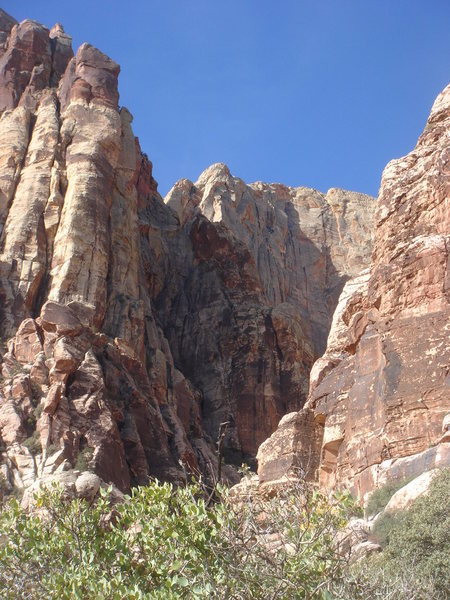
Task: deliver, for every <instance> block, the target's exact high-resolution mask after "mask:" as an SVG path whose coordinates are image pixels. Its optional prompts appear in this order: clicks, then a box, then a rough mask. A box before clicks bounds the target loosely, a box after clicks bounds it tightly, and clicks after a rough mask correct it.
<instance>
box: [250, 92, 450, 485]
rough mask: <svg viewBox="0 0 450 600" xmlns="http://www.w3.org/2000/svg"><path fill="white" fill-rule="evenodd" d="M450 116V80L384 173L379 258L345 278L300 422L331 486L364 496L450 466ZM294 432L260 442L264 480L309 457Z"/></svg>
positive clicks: (318, 471) (317, 468)
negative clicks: (409, 144) (290, 445)
mask: <svg viewBox="0 0 450 600" xmlns="http://www.w3.org/2000/svg"><path fill="white" fill-rule="evenodd" d="M449 126H450V86H449V87H447V88H446V89H445V90H444V91H443V92H442V93H441V94H440V95H439V96H438V98H437V99H436V102H435V103H434V106H433V108H432V111H431V115H430V117H429V119H428V123H427V126H426V128H425V130H424V132H423V134H422V135H421V137H420V138H419V141H418V143H417V146H416V147H415V149H414V150H413V151H412V152H411V153H410V154H408V156H406V157H404V158H402V159H399V160H394V161H392V162H391V163H389V164H388V166H387V167H386V169H385V171H384V174H383V179H382V184H381V189H380V195H379V200H378V206H377V211H376V214H375V243H374V252H373V259H372V265H371V268H370V270H369V271H367V272H365V273H362V274H361V275H360V276H359V277H357V278H355V279H353V280H352V281H350V282H348V283H347V285H346V287H345V288H344V291H343V293H342V295H341V298H340V301H339V305H338V308H337V310H336V313H335V315H334V319H333V325H332V328H331V332H330V335H329V337H328V347H327V351H326V353H325V355H324V356H323V357H322V358H321V359H319V361H317V363H316V364H315V365H314V367H313V370H312V373H311V391H310V396H309V399H308V403H307V405H306V408H305V409H304V411H303V413H302V415H303V416H302V417H301V418H300V417H298V418H297V422H296V423H294V424H293V425H292V426H291V429H290V430H289V433H288V435H289V436H291V437H296V438H297V439H300V440H302V439H304V438H305V435H308V436H311V435H314V436H316V438H317V436H318V437H319V438H320V439H321V444H320V446H321V450H320V452H319V453H317V452H314V453H313V454H314V457H315V459H314V465H313V468H312V469H311V475H312V476H318V478H319V482H320V483H321V485H322V486H323V487H325V488H330V487H334V486H338V485H350V486H353V487H354V489H355V491H356V492H357V493H358V494H359V495H361V496H364V495H365V494H366V493H367V492H368V491H370V490H371V489H373V488H374V487H375V486H377V485H379V484H381V483H383V482H384V481H385V480H386V479H389V478H399V477H403V476H409V475H415V474H419V473H421V472H422V471H424V470H427V469H430V468H432V467H434V466H438V465H445V464H450V448H449V444H448V435H447V433H446V429H447V427H448V424H447V421H446V420H445V419H446V414H447V413H448V412H449V410H450V375H449V365H450V345H449V343H448V341H449V335H450V304H449V301H450V275H449V272H450V271H449V267H450V256H449V247H450V246H449V243H450V200H449V198H450V194H449V192H450V172H449V167H448V164H449V145H448V132H449ZM447 420H448V419H447ZM304 423H307V425H306V426H305V425H304ZM443 428H444V430H443ZM285 436H286V432H283V431H282V430H280V431H278V432H277V433H276V434H274V436H273V439H272V440H271V441H270V442H267V443H266V444H264V445H263V446H262V447H261V448H260V450H259V458H260V478H261V479H262V481H269V480H271V479H272V480H273V479H276V478H279V477H281V476H282V475H283V474H285V473H286V472H287V471H288V470H289V469H291V468H292V467H295V466H300V465H301V464H302V462H303V459H302V449H301V448H302V442H298V443H297V446H296V447H295V448H294V449H293V450H292V451H291V452H288V453H287V455H286V453H283V444H282V443H281V442H282V439H283V437H285Z"/></svg>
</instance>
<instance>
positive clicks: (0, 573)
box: [0, 482, 354, 600]
mask: <svg viewBox="0 0 450 600" xmlns="http://www.w3.org/2000/svg"><path fill="white" fill-rule="evenodd" d="M35 502H36V510H35V511H34V513H27V512H26V511H25V510H23V509H22V508H21V507H20V505H19V503H18V502H17V501H15V500H11V501H10V502H9V503H8V504H7V505H6V506H5V508H4V509H3V511H2V513H1V515H0V533H1V534H2V543H1V548H0V589H1V590H2V597H5V598H10V599H12V598H14V599H18V598H32V599H35V598H36V599H37V598H39V599H41V598H49V599H50V598H55V599H56V598H58V599H64V598H67V599H68V598H71V599H72V598H80V599H81V598H82V599H83V600H88V599H100V598H102V599H103V598H112V599H115V598H117V599H119V598H130V599H138V598H161V599H170V598H223V599H229V598H269V597H272V598H312V597H317V598H319V597H322V598H328V597H329V596H326V592H325V588H326V586H327V584H328V583H329V582H330V581H332V580H333V579H335V578H336V577H338V576H339V573H340V571H341V567H342V564H343V560H342V557H340V556H339V555H338V554H337V553H336V551H335V537H336V534H337V532H338V531H339V529H340V528H342V527H343V526H344V525H345V523H346V522H347V519H348V517H349V515H350V513H351V512H352V510H353V508H354V504H353V501H352V499H351V497H350V496H349V495H347V494H336V495H335V496H334V497H333V498H332V499H331V500H327V499H326V498H325V497H324V496H323V495H322V494H320V493H319V492H318V491H317V490H314V489H312V488H310V487H309V486H306V485H304V484H299V485H298V486H296V487H295V488H294V490H293V491H289V493H284V494H283V493H281V494H279V495H278V496H277V497H275V498H264V499H262V498H256V497H253V498H250V496H245V497H238V498H235V499H234V501H233V502H231V501H230V496H229V492H228V491H227V490H225V489H224V488H221V487H218V488H217V489H216V491H215V497H214V500H213V501H212V502H208V498H207V497H205V490H204V489H202V486H200V485H199V484H198V483H194V484H192V485H188V486H186V487H182V488H177V489H175V488H174V487H172V486H171V485H169V484H167V483H165V484H161V483H158V482H153V483H150V484H149V485H148V486H145V487H139V488H136V489H134V490H133V491H132V494H131V496H130V497H127V498H126V499H125V501H124V502H123V503H121V504H119V505H116V506H111V505H110V502H109V499H108V493H107V492H106V491H103V492H102V494H101V497H100V498H99V500H98V501H96V502H95V503H94V504H92V505H91V506H90V505H89V504H88V503H87V502H86V501H85V500H80V499H71V500H67V499H65V498H64V493H63V491H62V490H61V489H59V488H58V487H54V488H52V489H50V490H44V491H41V492H40V493H39V494H38V495H36V498H35Z"/></svg>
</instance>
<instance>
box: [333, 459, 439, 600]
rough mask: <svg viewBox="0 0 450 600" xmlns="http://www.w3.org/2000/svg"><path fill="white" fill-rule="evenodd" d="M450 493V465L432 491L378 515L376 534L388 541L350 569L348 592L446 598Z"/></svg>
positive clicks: (411, 599)
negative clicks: (406, 506) (404, 506)
mask: <svg viewBox="0 0 450 600" xmlns="http://www.w3.org/2000/svg"><path fill="white" fill-rule="evenodd" d="M449 497H450V469H444V470H443V471H442V473H441V474H440V475H439V476H437V477H436V478H435V479H434V480H433V481H432V483H431V485H430V489H429V492H428V494H426V495H423V496H421V497H420V498H418V499H417V500H416V501H415V502H414V504H413V505H412V506H411V507H410V508H409V509H408V510H405V511H398V512H396V513H385V514H383V515H382V516H381V517H379V519H378V520H377V523H376V526H375V530H374V533H375V535H376V536H377V538H378V539H379V541H380V543H381V544H382V545H383V546H384V549H383V552H382V553H381V554H380V555H379V556H376V557H374V558H371V559H368V560H365V561H362V562H361V563H360V564H359V565H357V566H356V567H353V569H351V570H350V571H348V572H347V582H346V584H345V586H344V589H345V593H344V595H343V597H345V598H348V599H349V600H350V599H363V598H369V597H375V598H382V599H385V598H396V600H444V599H447V598H448V590H450V571H449V569H448V557H449V556H450V536H449V531H450V512H449V503H448V502H449ZM341 591H342V590H341ZM338 597H339V596H338Z"/></svg>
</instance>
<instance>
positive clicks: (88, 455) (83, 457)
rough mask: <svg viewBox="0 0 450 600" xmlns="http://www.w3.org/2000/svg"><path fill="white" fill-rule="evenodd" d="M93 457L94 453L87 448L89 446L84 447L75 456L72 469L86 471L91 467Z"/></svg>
mask: <svg viewBox="0 0 450 600" xmlns="http://www.w3.org/2000/svg"><path fill="white" fill-rule="evenodd" d="M93 455H94V451H93V450H92V448H89V446H85V447H84V448H83V450H82V451H81V452H80V453H79V454H78V456H77V459H76V461H75V465H74V469H77V471H88V470H89V468H90V466H91V461H92V457H93Z"/></svg>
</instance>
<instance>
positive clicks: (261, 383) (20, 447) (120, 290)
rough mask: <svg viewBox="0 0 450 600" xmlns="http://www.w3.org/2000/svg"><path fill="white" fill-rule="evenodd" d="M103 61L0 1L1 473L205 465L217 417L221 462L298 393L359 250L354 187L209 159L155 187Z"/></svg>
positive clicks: (368, 215) (366, 225)
mask: <svg viewBox="0 0 450 600" xmlns="http://www.w3.org/2000/svg"><path fill="white" fill-rule="evenodd" d="M118 74H119V67H118V65H117V64H116V63H115V62H114V61H112V60H111V59H110V58H108V57H107V56H105V55H104V54H102V53H101V52H100V51H99V50H97V49H96V48H94V47H92V46H90V45H89V44H83V45H82V46H81V47H80V48H79V50H78V51H77V53H76V55H75V56H74V55H73V52H72V48H71V40H70V37H69V36H68V35H67V34H65V33H64V30H63V28H62V26H61V25H55V27H53V29H51V30H48V29H47V28H46V27H43V26H42V25H39V24H38V23H35V22H33V21H24V22H22V23H20V24H18V23H16V22H15V20H14V19H12V18H11V17H9V16H8V15H6V14H5V13H4V12H2V11H1V12H0V113H1V117H0V234H1V237H0V336H1V339H2V344H3V347H2V352H1V354H2V359H1V370H2V377H3V379H2V382H1V386H0V436H1V441H2V448H1V451H2V464H1V468H2V471H1V472H2V477H3V479H6V480H7V483H8V485H11V484H14V485H17V486H19V487H29V486H30V485H32V484H33V482H34V481H36V480H37V479H39V478H42V477H44V476H47V475H52V476H53V475H54V473H56V472H58V473H59V472H61V473H62V472H65V473H66V472H70V473H71V472H72V471H71V468H72V467H74V466H75V467H77V465H78V467H80V468H81V467H82V468H81V470H86V469H92V470H93V471H95V473H96V474H97V475H98V476H100V477H101V478H102V480H103V481H105V482H112V483H114V484H116V485H117V486H118V487H119V488H120V489H121V490H126V489H128V488H129V486H130V485H133V484H139V483H145V482H146V481H147V480H148V478H149V477H151V476H156V477H159V478H162V479H170V480H174V481H180V480H182V479H183V478H184V477H185V473H186V472H187V471H200V472H202V473H205V474H207V475H210V474H211V470H214V469H215V462H216V456H215V443H216V439H217V434H218V431H219V428H220V424H221V423H223V422H225V421H226V422H228V428H227V434H226V437H225V439H224V443H223V449H224V456H225V459H226V461H227V462H228V463H230V464H240V462H242V460H252V459H253V458H254V456H255V453H256V450H257V448H258V446H259V444H260V443H261V442H262V441H263V440H264V439H265V438H266V437H267V436H269V435H270V434H271V433H272V432H273V431H274V429H275V428H276V426H277V424H278V422H279V420H280V419H281V418H282V417H283V415H284V414H285V413H286V412H288V411H292V410H298V409H299V408H301V406H302V405H303V403H304V401H305V399H306V396H307V392H308V387H309V372H310V369H311V366H312V364H313V363H314V361H315V360H316V358H318V356H320V355H321V354H322V353H323V351H324V350H325V345H326V338H327V334H328V330H329V327H330V324H331V318H332V314H333V311H334V309H335V306H336V304H337V300H338V297H339V294H340V292H341V290H342V287H343V285H344V283H345V282H346V280H347V279H349V278H350V277H354V276H356V275H357V274H358V272H359V270H360V268H361V266H367V265H368V263H369V258H370V251H371V235H372V229H373V227H372V221H373V209H374V202H373V199H372V198H370V197H368V196H365V195H363V194H357V193H352V192H345V191H343V190H335V189H333V190H330V191H329V192H328V193H327V194H321V193H319V192H317V191H315V190H310V189H307V188H295V189H294V188H288V187H285V186H282V185H278V184H277V185H268V184H262V183H256V184H253V185H250V186H248V185H246V184H245V183H244V182H243V181H242V180H240V179H238V178H236V177H233V176H232V175H231V174H230V172H229V170H228V169H227V167H226V166H225V165H222V164H219V165H213V166H212V167H210V168H209V169H207V170H206V171H205V172H204V173H203V174H202V175H201V177H200V178H199V180H198V181H197V182H196V183H195V184H193V183H192V182H190V181H187V180H182V181H180V182H179V183H177V184H176V185H175V186H174V188H173V189H172V190H171V192H170V193H169V195H168V197H167V198H166V200H165V201H163V199H162V198H161V197H160V196H159V194H158V192H157V184H156V182H155V180H154V179H153V176H152V165H151V163H150V162H149V160H148V158H147V157H146V155H145V154H144V153H143V152H142V151H141V149H140V146H139V142H138V140H137V138H136V137H135V136H134V133H133V131H132V127H131V123H132V115H131V114H130V112H129V111H128V110H127V109H126V108H123V107H122V108H119V104H118V103H119V94H118V87H117V78H118ZM56 458H57V461H56V462H55V460H56ZM61 465H63V466H61ZM58 469H59V471H58ZM224 472H225V474H226V475H227V476H228V477H231V478H232V477H233V471H232V470H230V469H228V470H227V469H226V468H225V470H224ZM70 476H71V477H72V475H70Z"/></svg>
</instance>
